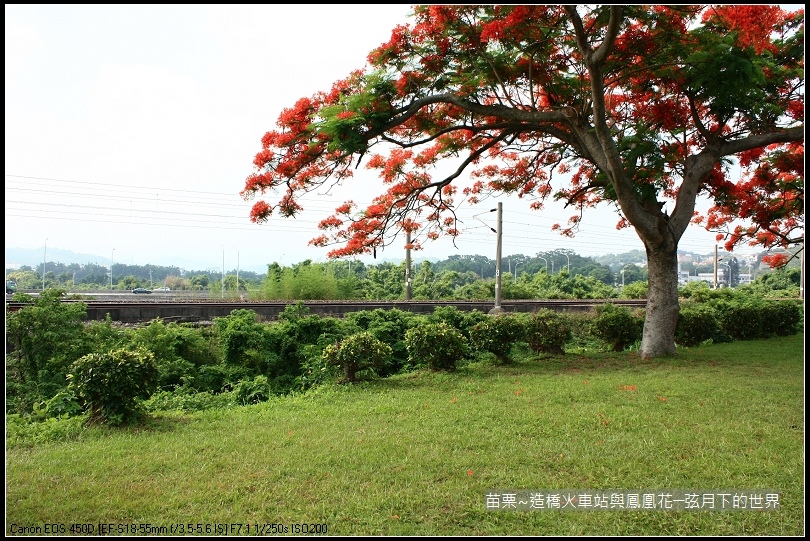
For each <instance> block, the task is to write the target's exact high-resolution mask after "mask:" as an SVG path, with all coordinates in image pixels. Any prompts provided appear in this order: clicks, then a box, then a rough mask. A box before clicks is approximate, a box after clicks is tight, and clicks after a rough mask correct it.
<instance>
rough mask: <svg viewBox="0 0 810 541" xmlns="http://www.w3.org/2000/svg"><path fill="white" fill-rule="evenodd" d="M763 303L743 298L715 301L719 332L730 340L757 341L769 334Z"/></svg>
mask: <svg viewBox="0 0 810 541" xmlns="http://www.w3.org/2000/svg"><path fill="white" fill-rule="evenodd" d="M763 304H764V303H763V302H762V301H760V300H759V299H753V298H744V299H732V300H730V301H729V300H722V301H715V302H714V303H713V306H715V307H717V309H718V312H719V317H718V319H719V321H720V330H721V331H722V332H723V334H725V335H727V336H728V337H730V338H731V339H732V340H757V339H760V338H765V337H767V336H768V335H769V333H770V327H769V325H768V322H767V321H765V309H764V305H763Z"/></svg>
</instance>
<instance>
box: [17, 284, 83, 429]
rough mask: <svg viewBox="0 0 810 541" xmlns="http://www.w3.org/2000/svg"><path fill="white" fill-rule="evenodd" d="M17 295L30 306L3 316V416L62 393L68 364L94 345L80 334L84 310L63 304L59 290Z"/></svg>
mask: <svg viewBox="0 0 810 541" xmlns="http://www.w3.org/2000/svg"><path fill="white" fill-rule="evenodd" d="M17 295H18V297H17V298H18V300H21V301H23V302H26V301H27V302H30V304H28V305H26V306H23V307H22V308H20V309H19V310H17V311H15V312H7V313H6V344H7V346H8V348H7V355H6V411H9V412H11V411H13V412H17V413H30V412H31V411H32V408H33V406H34V404H35V403H38V402H40V401H42V400H48V399H50V398H51V397H53V396H55V395H56V394H57V393H58V392H59V391H61V390H63V389H64V387H65V385H66V382H65V377H66V376H67V372H68V368H69V367H70V365H71V363H73V362H74V361H75V360H76V359H78V358H80V357H82V356H83V355H86V354H88V353H91V352H93V351H94V346H96V345H97V344H94V343H92V342H91V341H90V340H89V339H88V336H87V334H86V333H85V327H84V323H83V320H84V319H86V317H87V305H86V304H84V303H81V302H78V303H63V302H62V295H63V291H62V290H59V289H46V290H45V291H43V292H42V293H41V294H40V295H39V296H38V297H36V298H33V297H31V296H29V295H25V294H21V293H17Z"/></svg>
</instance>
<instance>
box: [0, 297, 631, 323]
mask: <svg viewBox="0 0 810 541" xmlns="http://www.w3.org/2000/svg"><path fill="white" fill-rule="evenodd" d="M62 302H65V303H76V302H83V303H85V304H86V305H87V318H88V319H89V320H103V319H105V318H106V317H107V316H108V315H109V317H110V319H112V320H113V321H118V322H122V323H143V322H148V321H152V320H153V319H157V318H161V319H163V320H165V321H178V322H195V321H210V320H213V319H214V318H216V317H224V316H227V315H228V314H230V313H231V312H232V311H234V310H252V311H254V312H256V313H257V314H258V315H259V316H260V317H261V318H263V319H265V320H272V319H276V318H277V317H278V316H279V314H281V313H282V312H284V310H285V309H286V307H287V306H290V305H295V304H297V302H298V301H273V302H268V301H238V300H237V301H234V300H228V299H225V300H212V299H205V300H199V299H196V300H195V299H177V298H150V299H142V298H137V299H134V298H126V299H123V300H118V299H116V300H113V299H105V300H83V299H65V300H63V301H62ZM301 302H302V304H303V305H304V306H306V307H307V308H308V309H309V312H310V313H312V314H317V315H321V316H333V317H341V316H343V315H345V314H348V313H350V312H358V311H361V310H376V309H383V310H390V309H398V310H402V311H406V312H413V313H418V314H430V313H433V310H434V309H435V308H436V307H439V306H454V307H456V308H458V309H459V310H462V311H472V310H480V311H482V312H490V311H491V310H492V309H493V308H494V306H495V304H494V301H493V300H479V301H421V300H420V301H413V300H412V301H367V300H363V301H301ZM605 303H613V304H617V305H621V306H627V307H629V308H644V307H645V306H646V305H647V301H646V299H639V300H625V299H622V300H619V299H578V300H568V299H566V300H557V299H552V300H502V301H501V308H502V310H503V311H505V312H534V311H536V310H539V309H541V308H549V309H552V310H556V311H560V312H584V311H590V310H593V309H594V307H595V306H597V305H599V304H605ZM23 306H25V304H24V303H20V302H9V301H8V300H7V302H6V311H7V312H13V311H15V310H19V309H20V308H21V307H23Z"/></svg>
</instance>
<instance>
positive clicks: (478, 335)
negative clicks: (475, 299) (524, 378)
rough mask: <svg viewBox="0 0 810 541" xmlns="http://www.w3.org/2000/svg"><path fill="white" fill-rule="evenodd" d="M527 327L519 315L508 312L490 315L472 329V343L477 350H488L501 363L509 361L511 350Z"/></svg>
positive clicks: (521, 337)
mask: <svg viewBox="0 0 810 541" xmlns="http://www.w3.org/2000/svg"><path fill="white" fill-rule="evenodd" d="M524 332H525V329H524V327H523V325H522V324H521V323H520V321H519V320H518V318H517V317H514V316H511V315H508V314H498V315H495V316H490V317H489V318H488V319H487V320H485V321H482V322H480V323H478V324H477V325H475V326H474V327H473V328H472V329H471V330H470V345H471V346H472V348H473V349H474V350H476V351H488V352H490V353H492V354H494V355H495V357H496V358H497V359H498V361H499V362H501V363H507V362H509V352H510V351H511V350H512V346H513V345H514V344H515V342H517V341H518V340H522V339H523V337H524Z"/></svg>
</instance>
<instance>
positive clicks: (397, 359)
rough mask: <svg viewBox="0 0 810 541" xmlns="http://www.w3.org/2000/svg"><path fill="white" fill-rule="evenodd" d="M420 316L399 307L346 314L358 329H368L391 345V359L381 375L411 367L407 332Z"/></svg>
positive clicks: (381, 371) (347, 321)
mask: <svg viewBox="0 0 810 541" xmlns="http://www.w3.org/2000/svg"><path fill="white" fill-rule="evenodd" d="M418 318H419V316H416V315H414V314H413V313H411V312H406V311H404V310H399V309H397V308H391V309H389V310H383V309H382V308H376V309H374V310H360V311H357V312H352V313H349V314H346V316H345V321H346V323H348V324H353V325H355V326H356V328H357V331H368V332H369V333H371V334H372V335H373V336H374V337H375V338H377V339H378V340H380V341H381V342H384V343H386V344H388V346H390V347H391V361H390V362H389V363H388V364H387V365H386V366H385V367H382V368H380V372H379V375H380V376H381V377H386V376H390V375H392V374H396V373H398V372H401V371H404V370H408V369H409V368H410V364H409V361H408V350H407V348H406V347H405V333H406V332H407V330H408V329H410V328H411V327H413V326H414V325H415V324H416V321H417V319H418Z"/></svg>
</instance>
